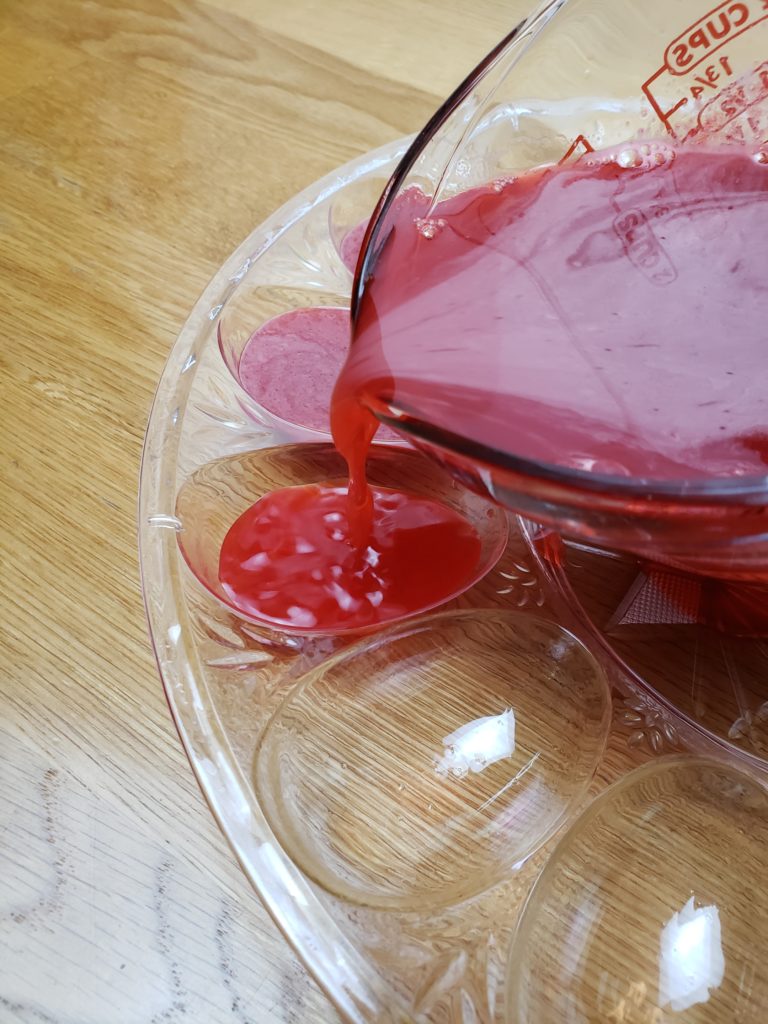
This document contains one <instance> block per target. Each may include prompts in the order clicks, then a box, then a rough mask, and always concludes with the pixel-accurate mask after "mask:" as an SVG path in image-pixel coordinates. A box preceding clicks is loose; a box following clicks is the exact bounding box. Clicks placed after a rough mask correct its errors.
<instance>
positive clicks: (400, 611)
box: [219, 484, 481, 632]
mask: <svg viewBox="0 0 768 1024" xmlns="http://www.w3.org/2000/svg"><path fill="white" fill-rule="evenodd" d="M371 496H372V508H371V520H370V525H369V527H368V529H367V531H366V535H365V537H364V539H363V541H362V542H361V543H353V542H352V540H351V538H350V524H349V505H348V501H347V489H346V488H345V487H334V486H319V485H314V484H313V485H307V486H303V487H288V488H284V489H282V490H279V491H275V492H273V493H272V494H268V495H266V496H265V497H263V498H262V499H261V501H259V502H257V503H256V504H255V505H253V506H252V507H251V508H250V509H248V511H247V512H245V513H244V514H243V515H242V516H241V517H240V518H239V519H238V520H237V522H236V523H235V524H234V525H233V526H232V528H231V529H230V530H229V533H228V534H227V536H226V538H225V540H224V543H223V545H222V549H221V556H220V563H219V579H220V582H221V584H222V587H223V588H224V591H225V592H226V594H227V596H228V597H229V599H230V600H231V601H232V602H233V603H234V604H235V605H236V606H237V607H238V608H239V609H240V610H241V611H243V612H245V613H246V614H248V615H250V616H253V617H254V618H258V619H262V620H264V621H266V622H269V623H271V624H274V625H277V626H284V627H286V628H289V629H293V630H308V631H312V630H319V631H329V632H340V631H345V630H355V629H361V628H366V627H371V626H375V625H378V624H380V623H384V622H389V621H392V620H395V619H400V618H403V617H404V616H406V615H408V614H412V613H413V612H416V611H422V610H425V609H427V608H432V607H435V606H436V605H437V604H440V603H442V602H443V601H445V600H447V599H448V598H450V597H453V596H454V595H455V594H457V593H460V592H461V591H462V590H463V589H464V588H465V587H466V584H467V581H468V580H471V579H472V578H473V574H474V573H475V572H476V570H477V567H478V563H479V560H480V551H481V545H480V540H479V538H478V535H477V532H476V531H475V530H474V528H473V527H472V526H471V525H470V524H469V523H468V522H467V521H466V520H465V519H463V518H462V517H461V516H460V515H458V514H457V513H456V512H454V511H453V510H451V509H449V508H447V507H446V506H445V505H442V504H440V503H438V502H436V501H430V500H429V499H426V498H422V497H417V496H416V495H413V494H403V493H400V492H397V491H392V490H386V489H383V488H382V489H379V488H374V489H373V490H372V492H371Z"/></svg>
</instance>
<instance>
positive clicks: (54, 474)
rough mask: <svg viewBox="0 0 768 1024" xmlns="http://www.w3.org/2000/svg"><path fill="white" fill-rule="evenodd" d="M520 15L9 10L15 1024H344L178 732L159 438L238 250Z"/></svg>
mask: <svg viewBox="0 0 768 1024" xmlns="http://www.w3.org/2000/svg"><path fill="white" fill-rule="evenodd" d="M523 6H524V5H523V4H521V3H520V0H514V2H512V3H509V2H503V0H475V2H474V3H472V4H471V5H469V4H467V3H466V2H465V0H462V2H460V0H390V2H388V3H386V4H384V3H382V4H375V3H371V2H370V0H280V2H279V3H277V2H275V0H207V2H199V0H2V4H0V154H1V155H2V160H1V161H0V181H1V185H0V194H1V195H2V198H1V199H0V238H1V244H0V266H2V273H1V274H0V290H1V291H2V319H3V334H4V344H3V348H2V356H1V357H0V358H1V359H2V366H3V370H2V377H1V378H0V388H1V389H2V399H1V408H2V417H3V431H2V435H3V443H2V448H1V451H2V459H1V462H0V466H1V470H0V472H1V476H0V480H1V484H0V486H1V487H2V496H1V497H0V510H1V512H0V514H2V517H3V526H2V532H1V533H0V545H2V560H3V561H2V577H1V579H0V621H1V622H2V628H3V638H2V642H1V643H0V659H1V660H0V687H1V692H2V701H3V703H2V731H1V732H0V755H1V756H0V771H1V773H2V774H1V776H0V792H1V793H2V801H1V803H0V808H1V813H2V826H3V831H2V840H1V841H0V842H1V844H2V845H1V846H0V1024H6V1022H22V1024H27V1022H29V1024H41V1022H42V1024H91V1022H93V1024H118V1022H119V1024H122V1022H125V1024H181V1022H189V1024H197V1022H200V1024H217V1022H230V1021H233V1022H240V1024H245V1022H252V1024H277V1022H283V1024H288V1022H299V1021H301V1022H302V1024H305V1022H306V1024H311V1022H313V1021H323V1022H333V1021H336V1020H337V1017H336V1015H335V1014H334V1012H333V1010H332V1008H331V1007H330V1006H329V1004H328V1003H327V1001H326V1000H325V998H324V996H323V995H322V994H321V993H320V992H319V990H318V989H317V988H316V986H315V985H314V983H313V982H312V980H311V979H310V978H309V976H308V975H307V973H306V972H305V971H304V970H303V968H302V967H301V966H300V965H299V963H298V962H297V960H296V958H295V956H294V955H293V954H292V952H291V951H290V949H289V948H288V946H287V944H286V943H285V942H284V940H283V939H282V937H281V936H280V935H279V933H278V931H277V929H276V928H275V927H274V925H273V924H272V923H271V921H270V920H269V918H268V917H267V914H266V912H265V911H264V910H263V908H262V907H261V904H260V903H259V901H258V899H257V897H256V896H255V895H254V894H253V893H252V892H251V890H250V889H249V887H248V885H247V883H246V881H245V879H244V877H243V876H242V875H241V873H240V871H239V869H238V867H237V866H236V864H235V861H234V858H233V857H232V856H231V854H230V852H229V849H228V848H227V846H226V844H225V842H224V840H223V838H222V836H221V835H220V833H219V832H218V830H217V828H216V826H215V824H214V822H213V820H212V818H211V817H210V815H209V813H208V811H207V809H206V807H205V805H204V803H203V800H202V798H201V796H200V795H199V792H198V790H197V788H196V786H195V784H194V781H193V778H192V774H191V771H190V769H189V767H188V765H187V763H186V760H185V758H184V755H183V753H182V750H181V746H180V744H179V741H178V739H177V737H176V735H175V733H174V730H173V728H172V725H171V722H170V718H169V716H168V713H167V709H166V706H165V701H164V699H163V695H162V691H161V687H160V683H159V680H158V676H157V672H156V670H155V666H154V663H153V660H152V657H151V653H150V648H149V644H148V640H147V633H146V628H145V622H144V615H143V610H142V607H141V595H140V587H139V578H138V571H137V561H136V542H135V495H136V485H137V472H138V462H139V454H140V449H141V440H142V432H143V429H144V424H145V422H146V417H147V413H148V411H149V405H150V401H151V397H152V391H153V388H154V385H155V382H156V380H157V378H158V376H159V374H160V371H161V369H162V366H163V362H164V360H165V358H166V355H167V353H168V350H169V348H170V346H171V344H172V342H173V339H174V337H175V335H176V333H177V331H178V329H179V327H180V326H181V324H182V322H183V320H184V318H185V316H186V313H187V311H188V310H189V308H190V307H191V305H192V303H193V302H194V300H195V298H196V296H197V295H198V293H199V292H200V291H201V289H202V288H203V286H204V284H205V283H206V281H207V279H208V278H209V276H210V275H211V274H212V273H213V272H214V270H215V269H216V267H217V266H218V265H219V264H220V263H221V262H222V261H223V260H224V258H225V257H226V256H227V255H228V253H229V252H230V251H231V250H232V248H233V247H234V246H235V245H236V244H237V243H238V242H239V241H240V240H241V239H242V238H243V237H244V236H245V235H246V234H247V233H248V232H249V231H250V230H251V229H252V228H253V227H254V226H255V225H257V224H258V223H259V222H260V221H261V220H262V219H263V218H264V217H265V216H266V215H267V214H268V213H270V212H271V211H272V210H273V209H274V208H276V207H277V206H278V205H280V204H281V203H283V202H284V201H285V200H286V199H288V198H289V197H290V196H291V195H293V194H294V193H295V192H296V191H298V190H299V189H301V188H303V187H304V186H306V185H308V184H309V183H310V182H312V181H313V180H315V179H316V178H318V177H319V176H320V175H322V174H325V173H326V172H327V171H329V170H330V169H332V168H333V167H334V166H336V165H338V164H340V163H342V162H343V161H346V160H348V159H350V158H351V157H353V156H355V155H357V154H359V153H362V152H364V151H366V150H367V149H370V148H371V147H374V146H377V145H380V144H381V143H384V142H386V141H388V140H390V139H393V138H395V137H397V136H399V135H402V134H404V133H406V132H409V131H412V130H414V129H416V128H418V127H419V126H420V124H421V123H423V121H424V120H425V119H426V117H427V116H428V114H429V113H430V112H431V111H432V109H433V108H434V106H435V105H436V102H437V99H438V98H439V97H440V96H441V95H444V94H446V93H447V91H448V90H449V88H450V87H452V85H453V84H455V82H456V81H457V80H458V79H459V78H460V77H461V76H462V75H463V74H464V72H465V71H467V70H468V69H469V68H470V67H471V66H472V64H473V63H474V62H475V61H476V60H477V59H478V58H480V57H481V56H482V55H483V53H484V52H485V51H486V50H487V49H489V48H490V46H491V45H492V44H493V43H494V42H495V41H496V39H497V38H498V37H499V36H501V34H502V33H504V32H506V31H507V29H508V28H509V27H510V25H511V24H512V23H513V22H514V21H515V20H516V15H519V13H520V10H521V8H522V7H523Z"/></svg>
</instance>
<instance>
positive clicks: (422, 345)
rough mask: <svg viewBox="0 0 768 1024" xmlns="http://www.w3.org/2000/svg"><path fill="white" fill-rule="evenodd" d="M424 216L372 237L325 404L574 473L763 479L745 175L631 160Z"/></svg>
mask: <svg viewBox="0 0 768 1024" xmlns="http://www.w3.org/2000/svg"><path fill="white" fill-rule="evenodd" d="M428 212H429V211H428V209H427V200H425V199H424V197H422V196H420V195H419V194H418V193H415V194H414V195H413V197H412V201H411V202H410V203H408V204H401V205H400V206H395V207H393V209H392V211H391V214H390V217H389V219H388V221H385V223H384V226H383V230H382V233H381V235H380V236H379V238H378V240H377V242H376V245H377V247H379V249H380V251H379V255H378V258H377V260H376V262H375V265H374V267H373V271H372V278H371V279H370V281H369V282H368V284H367V287H366V290H365V293H364V296H363V298H362V302H361V306H360V310H359V316H358V320H357V325H356V337H355V341H354V343H353V345H352V349H351V352H350V357H349V359H348V362H347V364H346V366H345V369H344V371H343V373H342V377H341V379H340V381H339V383H338V384H337V389H336V393H337V396H339V401H341V400H342V396H343V395H346V396H347V400H350V398H351V396H356V397H357V398H358V399H359V400H360V401H362V402H363V404H364V405H366V406H368V407H369V408H373V409H378V410H384V411H387V410H389V411H390V412H391V413H394V415H395V416H397V415H405V416H408V417H412V418H413V419H414V420H417V421H420V422H424V423H427V424H429V425H431V426H432V427H437V428H441V429H443V430H446V431H450V432H451V433H453V434H458V435H460V436H461V437H463V438H467V439H470V440H472V441H474V442H478V443H480V444H482V445H485V446H487V447H488V448H491V449H494V450H497V451H500V452H503V453H509V454H514V455H517V456H520V457H523V458H527V459H530V460H535V461H538V462H543V463H548V464H551V465H556V466H561V467H567V468H572V469H578V470H582V471H586V472H594V473H600V474H611V475H621V476H628V477H635V478H638V477H639V478H647V479H656V480H661V479H696V478H698V479H701V478H706V477H713V478H714V477H719V478H726V477H734V476H744V475H762V474H765V473H766V472H768V339H767V338H766V324H767V323H768V271H767V270H766V268H768V166H766V164H765V163H764V162H760V158H759V157H758V158H755V157H753V156H752V154H750V153H749V152H747V151H745V150H741V149H736V148H725V149H720V150H713V151H708V150H704V149H696V148H689V149H684V150H677V151H675V150H673V149H671V148H670V147H669V146H666V145H662V144H658V143H657V144H645V145H643V144H636V145H633V146H627V147H625V148H624V149H623V150H621V151H620V152H618V153H615V154H608V155H601V154H591V155H590V156H589V157H588V158H587V159H582V160H581V161H580V162H579V163H578V164H576V165H565V166H562V167H551V168H546V169H540V170H536V171H533V172H531V173H528V174H526V175H523V176H521V177H520V178H518V179H516V180H513V181H509V182H506V183H498V184H495V185H488V186H487V187H483V188H478V189H475V190H473V191H470V192H467V193H464V194H462V195H459V196H457V197H453V198H450V199H447V200H445V201H443V202H441V203H440V204H439V205H438V206H437V207H436V209H435V210H434V211H432V212H429V218H428V219H427V220H425V219H424V218H426V217H427V214H428ZM363 415H364V414H363ZM334 432H335V434H336V424H335V423H334ZM343 433H344V431H343V430H341V432H340V436H342V435H343ZM337 443H338V438H337ZM344 444H345V442H344V440H343V436H342V445H341V447H342V450H343V451H344V453H345V454H346V455H348V456H349V454H350V451H354V446H353V447H352V449H350V447H349V443H348V442H346V449H345V447H344ZM353 462H354V458H353ZM358 478H359V466H358Z"/></svg>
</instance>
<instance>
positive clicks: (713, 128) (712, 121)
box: [698, 61, 768, 133]
mask: <svg viewBox="0 0 768 1024" xmlns="http://www.w3.org/2000/svg"><path fill="white" fill-rule="evenodd" d="M766 96H768V61H766V62H765V63H763V64H761V65H760V67H759V68H755V70H754V71H753V73H752V74H751V75H750V76H749V78H748V79H746V81H740V82H734V84H733V85H731V86H729V87H728V88H727V89H724V90H723V91H722V92H721V93H720V95H719V96H717V97H715V98H714V99H712V100H710V101H709V103H707V104H706V106H704V107H702V108H701V110H700V111H699V118H698V123H699V127H700V128H702V129H703V130H704V131H706V132H710V133H712V132H719V131H721V130H722V129H723V128H724V127H725V126H726V125H727V124H730V122H731V121H733V120H735V119H736V118H737V117H739V116H740V115H741V114H743V113H744V112H745V111H747V110H749V108H750V107H754V106H755V104H757V103H761V102H762V101H763V100H764V99H765V98H766Z"/></svg>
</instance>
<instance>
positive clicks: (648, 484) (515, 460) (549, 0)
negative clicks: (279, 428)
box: [350, 0, 768, 504]
mask: <svg viewBox="0 0 768 1024" xmlns="http://www.w3.org/2000/svg"><path fill="white" fill-rule="evenodd" d="M570 2H572V0H544V2H543V3H542V4H541V5H540V6H539V7H538V9H537V10H536V11H534V13H533V14H532V15H531V16H530V17H529V18H526V19H525V20H524V21H522V22H520V23H519V24H518V25H517V26H516V27H515V28H514V29H513V30H512V31H511V32H510V33H509V34H508V35H507V36H505V37H504V38H503V39H502V40H501V42H499V43H498V44H497V45H496V46H495V47H494V48H493V49H492V50H491V51H490V53H489V54H488V55H487V56H486V57H484V58H483V59H482V60H481V61H480V63H479V64H478V65H477V67H475V68H474V70H473V71H471V72H470V73H469V75H468V76H467V77H466V78H465V79H464V81H463V82H462V83H461V84H460V85H459V86H458V87H457V88H456V89H455V90H454V91H453V92H452V93H451V95H450V96H449V97H448V99H447V100H446V101H445V102H444V103H443V104H441V106H440V107H439V108H438V109H437V111H436V112H435V113H434V114H433V115H432V117H431V118H430V119H429V121H427V123H426V125H425V126H424V127H423V128H422V129H421V131H420V132H419V133H418V135H417V136H416V138H415V139H414V141H413V142H412V143H411V145H410V147H409V148H408V150H407V151H406V153H405V154H404V156H403V157H402V159H401V160H400V163H399V164H398V166H397V167H396V169H395V171H394V173H393V174H392V177H391V178H390V179H389V181H388V182H387V185H386V187H385V189H384V191H383V192H382V194H381V197H380V199H379V201H378V203H377V204H376V208H375V209H374V211H373V215H372V217H371V220H370V222H369V224H368V227H367V229H366V232H365V236H364V238H363V243H362V247H361V250H360V257H359V259H358V263H357V267H356V270H355V276H354V282H353V285H352V303H351V310H350V312H351V318H352V327H353V336H354V327H355V324H356V323H357V318H358V314H359V311H360V306H361V301H362V298H363V293H364V291H365V286H366V283H367V282H368V281H369V280H370V278H371V277H373V273H374V270H375V265H376V261H377V258H378V255H379V252H380V251H381V248H382V247H383V245H385V244H386V238H384V239H382V238H381V233H382V229H383V226H384V221H385V220H386V217H387V214H388V213H389V209H390V207H391V205H392V203H393V202H394V200H395V198H396V196H397V195H398V194H399V192H400V189H401V187H402V185H403V184H404V183H405V181H406V179H407V177H408V174H409V173H410V171H411V169H412V168H413V166H414V164H415V163H416V161H417V159H418V158H419V156H420V155H421V153H422V151H423V150H424V148H425V147H426V146H427V145H428V144H429V143H430V142H431V141H432V139H433V138H434V136H435V134H436V133H437V132H438V131H439V130H440V128H442V126H443V125H444V124H445V122H446V121H447V120H448V118H449V117H450V116H451V115H452V114H453V112H454V111H455V110H456V109H457V107H458V106H459V105H460V104H461V103H462V102H463V101H464V100H465V99H466V98H467V96H468V95H469V94H470V93H471V92H472V90H473V89H474V87H475V86H476V85H477V84H478V82H480V81H481V80H482V79H483V78H484V77H485V75H487V74H488V73H489V72H490V71H491V70H492V69H493V68H494V67H495V66H496V65H497V64H498V63H499V61H500V60H501V59H502V58H503V57H504V55H505V54H506V53H507V51H508V49H509V48H510V47H511V46H513V45H514V46H517V47H519V48H520V53H521V55H522V53H523V52H524V51H525V49H527V46H528V44H529V43H530V42H532V41H533V39H534V38H535V36H536V35H537V34H538V33H539V32H540V31H541V30H542V29H543V28H544V27H545V25H546V24H547V22H549V20H550V19H551V18H552V17H553V16H554V15H555V14H556V13H557V12H558V11H559V10H560V9H561V8H563V7H565V6H566V4H568V3H570ZM352 344H354V341H353V342H352ZM371 412H373V413H374V415H376V417H377V418H378V419H379V420H381V421H382V422H383V423H385V424H387V425H388V426H390V427H392V428H393V429H395V430H397V431H399V432H400V433H401V434H405V435H407V436H409V437H411V438H413V439H414V441H416V442H418V441H423V442H426V443H428V444H432V445H435V446H437V447H439V448H441V449H444V450H446V451H448V452H454V453H455V454H457V455H459V456H462V457H465V458H468V459H471V460H472V461H474V462H480V463H483V464H484V465H486V466H488V467H491V468H495V469H500V470H502V471H507V472H509V473H513V474H515V475H516V476H517V477H519V478H530V479H532V480H540V481H547V482H549V483H554V484H560V485H562V486H564V487H566V488H568V489H570V490H573V489H577V490H584V491H588V492H590V493H600V492H604V493H606V494H609V495H610V496H611V497H620V496H631V497H635V498H641V499H643V500H644V501H646V502H648V501H654V500H656V499H658V500H659V501H668V500H669V499H670V498H678V499H681V500H682V501H683V502H684V503H686V504H689V503H691V502H694V501H696V500H697V499H701V500H704V501H705V502H709V503H713V502H714V503H724V504H728V503H734V504H735V503H737V502H739V501H740V500H744V499H745V498H746V499H751V502H754V501H756V500H757V501H760V500H764V499H765V498H768V471H767V472H766V473H762V474H753V475H749V476H742V477H731V478H714V479H704V480H702V479H696V478H694V479H690V478H688V479H686V478H683V477H680V478H676V479H673V480H659V479H656V478H654V477H625V476H616V475H612V474H603V473H592V472H588V471H586V470H580V469H570V468H566V467H564V466H559V465H557V464H555V463H548V462H540V461H538V460H536V459H530V458H526V457H524V456H521V455H514V454H511V453H509V452H504V451H501V450H499V449H497V448H493V447H491V446H490V445H485V444H482V443H481V442H479V441H473V440H471V439H468V438H465V437H462V436H461V435H459V434H455V433H453V432H452V431H449V430H445V429H443V428H440V427H435V426H433V425H431V424H428V423H426V422H424V421H422V420H420V419H419V418H418V416H417V415H415V414H411V413H409V412H408V411H407V410H401V409H398V413H397V414H395V413H394V412H393V411H392V410H385V409H384V408H377V407H374V406H372V407H371Z"/></svg>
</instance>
